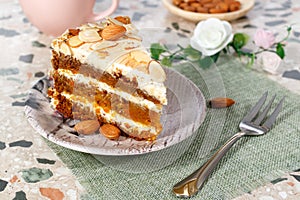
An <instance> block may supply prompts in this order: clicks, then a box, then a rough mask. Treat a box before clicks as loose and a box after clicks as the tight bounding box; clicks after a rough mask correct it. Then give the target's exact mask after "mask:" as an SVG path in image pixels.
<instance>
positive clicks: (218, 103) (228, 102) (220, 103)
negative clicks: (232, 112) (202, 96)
mask: <svg viewBox="0 0 300 200" xmlns="http://www.w3.org/2000/svg"><path fill="white" fill-rule="evenodd" d="M234 103H235V101H234V100H233V99H230V98H225V97H217V98H214V99H212V100H210V101H209V105H210V107H211V108H226V107H229V106H232V105H233V104H234Z"/></svg>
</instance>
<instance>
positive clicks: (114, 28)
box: [101, 24, 126, 41]
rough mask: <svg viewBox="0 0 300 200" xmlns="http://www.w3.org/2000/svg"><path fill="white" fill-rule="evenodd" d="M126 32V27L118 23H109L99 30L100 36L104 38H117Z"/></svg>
mask: <svg viewBox="0 0 300 200" xmlns="http://www.w3.org/2000/svg"><path fill="white" fill-rule="evenodd" d="M125 33H126V28H125V27H124V26H120V25H114V24H111V25H109V26H107V27H105V28H104V29H103V30H102V32H101V37H102V38H103V39H104V40H112V41H113V40H117V39H119V38H120V37H122V36H123V35H125Z"/></svg>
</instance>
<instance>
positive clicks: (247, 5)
mask: <svg viewBox="0 0 300 200" xmlns="http://www.w3.org/2000/svg"><path fill="white" fill-rule="evenodd" d="M162 2H163V4H164V5H165V7H166V8H167V9H168V10H169V11H170V12H171V13H172V14H175V15H177V16H181V17H183V18H185V19H187V20H190V21H194V22H198V21H201V20H205V19H208V18H211V17H214V18H218V19H220V20H226V21H232V20H235V19H238V18H240V17H242V16H244V15H246V14H247V12H248V11H249V10H250V9H251V8H253V6H254V3H255V0H162Z"/></svg>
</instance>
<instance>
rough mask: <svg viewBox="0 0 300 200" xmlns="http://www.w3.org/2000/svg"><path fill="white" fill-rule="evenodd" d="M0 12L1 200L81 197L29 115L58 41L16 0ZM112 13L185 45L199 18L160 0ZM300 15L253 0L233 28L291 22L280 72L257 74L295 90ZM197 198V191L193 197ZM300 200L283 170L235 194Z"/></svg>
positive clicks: (292, 175)
mask: <svg viewBox="0 0 300 200" xmlns="http://www.w3.org/2000/svg"><path fill="white" fill-rule="evenodd" d="M106 6H108V5H107V3H106V2H105V1H97V3H96V7H95V10H102V9H103V8H105V7H106ZM0 10H1V12H0V40H1V47H2V52H1V55H0V60H1V65H0V84H1V88H0V102H1V107H0V111H1V112H0V113H1V115H0V122H1V126H0V154H1V160H2V162H1V167H0V199H79V198H80V197H81V196H82V195H84V194H85V193H86V190H85V188H84V187H83V186H82V185H84V184H82V182H81V183H79V181H78V180H77V177H76V176H75V175H73V173H72V171H71V170H70V169H68V167H67V166H66V165H65V164H64V163H63V162H62V161H61V159H60V158H59V156H61V155H56V154H55V153H54V152H53V151H52V149H51V148H50V147H48V145H47V143H46V142H45V140H44V139H42V138H41V137H40V136H39V135H38V133H36V132H35V131H34V130H33V129H32V127H31V126H30V125H29V123H28V122H27V120H26V118H25V116H24V106H25V101H26V98H27V95H28V90H29V88H31V87H32V85H33V84H34V83H36V81H37V80H39V79H40V78H41V77H43V76H45V75H46V74H47V73H48V71H49V69H50V64H49V63H50V49H49V45H50V42H51V40H52V39H53V38H52V37H49V36H47V35H44V34H43V33H40V32H39V31H38V30H37V29H36V28H35V27H33V26H32V25H31V24H30V22H29V21H28V20H27V19H26V17H25V16H24V14H23V12H22V10H21V7H20V5H19V3H18V1H16V0H1V1H0ZM115 15H128V16H130V17H131V18H132V21H133V23H135V24H136V26H137V27H138V28H140V29H142V32H143V31H145V30H147V29H148V30H151V29H153V28H155V29H158V28H160V29H161V30H164V32H168V33H172V34H175V35H176V38H179V39H178V40H177V41H176V43H177V42H178V43H182V44H183V45H186V44H187V43H188V41H189V37H191V35H192V31H193V29H194V27H195V23H192V22H188V21H186V20H184V19H182V18H180V17H177V16H174V15H172V14H170V13H169V12H168V11H167V10H166V9H165V8H164V7H163V5H162V3H161V1H159V0H155V1H141V0H140V1H138V0H132V1H121V2H120V5H119V8H118V9H117V11H116V12H115ZM299 17H300V2H298V1H296V0H280V1H279V0H278V1H271V0H268V1H256V3H255V7H254V8H253V9H252V10H251V11H250V12H249V13H248V15H247V17H243V18H241V19H238V20H236V21H234V22H232V26H233V29H234V31H235V32H239V31H240V32H245V33H247V34H249V35H253V34H254V32H255V30H256V28H258V27H260V28H266V29H269V30H272V31H273V32H274V33H276V36H278V37H280V36H281V34H283V32H284V31H283V30H285V29H286V27H287V26H289V25H293V31H292V35H291V37H290V39H289V40H288V44H287V46H286V58H285V60H284V65H282V66H281V67H280V69H279V74H276V75H271V74H266V73H265V72H262V71H259V70H258V71H257V73H258V74H264V75H265V78H269V79H272V80H274V81H276V82H278V83H279V84H281V85H283V86H284V87H286V88H288V89H289V90H290V91H292V92H293V93H298V94H300V82H299V80H300V57H299V56H298V52H299V44H300V26H299ZM153 39H155V38H145V42H146V43H147V42H148V44H149V43H151V42H152V40H153ZM166 40H167V39H166ZM155 42H164V41H155ZM217 65H218V64H217ZM274 84H275V83H274ZM295 103H296V102H295ZM287 145H288V144H287ZM299 168H300V161H299ZM295 170H296V169H295ZM99 187H101V186H99ZM169 187H170V188H171V185H170V186H169ZM154 196H155V195H154ZM198 198H200V196H197V197H195V199H198ZM217 198H218V197H216V199H217ZM299 198H300V174H299V170H296V171H290V172H286V174H285V175H284V176H281V177H278V178H277V179H274V180H272V181H271V182H270V183H267V184H266V185H264V186H263V185H262V186H261V187H259V188H256V189H252V191H249V192H248V193H246V194H242V195H241V196H239V197H236V199H266V200H267V199H299Z"/></svg>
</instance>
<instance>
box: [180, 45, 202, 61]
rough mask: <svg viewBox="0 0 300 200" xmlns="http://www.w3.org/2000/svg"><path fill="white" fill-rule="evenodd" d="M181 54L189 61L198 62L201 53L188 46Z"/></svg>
mask: <svg viewBox="0 0 300 200" xmlns="http://www.w3.org/2000/svg"><path fill="white" fill-rule="evenodd" d="M183 54H184V55H185V56H186V57H188V58H189V59H190V60H194V61H195V60H199V59H200V58H201V52H200V51H198V50H196V49H194V48H193V47H191V46H190V45H189V46H188V47H186V48H185V49H183Z"/></svg>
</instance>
